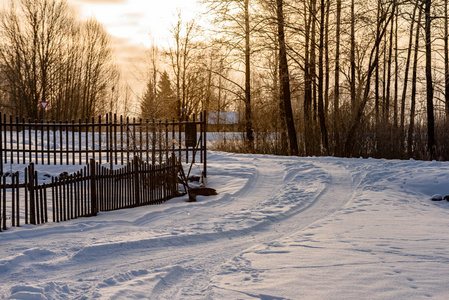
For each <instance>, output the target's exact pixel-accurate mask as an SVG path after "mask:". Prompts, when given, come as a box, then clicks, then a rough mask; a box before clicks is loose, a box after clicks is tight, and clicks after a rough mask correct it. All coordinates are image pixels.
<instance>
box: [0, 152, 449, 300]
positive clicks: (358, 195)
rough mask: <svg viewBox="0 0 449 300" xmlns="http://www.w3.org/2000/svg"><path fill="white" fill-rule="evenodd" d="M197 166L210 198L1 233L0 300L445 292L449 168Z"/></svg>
mask: <svg viewBox="0 0 449 300" xmlns="http://www.w3.org/2000/svg"><path fill="white" fill-rule="evenodd" d="M208 158H209V161H208V186H210V187H213V188H215V189H217V191H218V192H219V195H217V196H210V197H198V201H197V202H194V203H188V202H186V197H183V198H177V199H172V200H170V201H168V202H166V203H164V204H162V205H157V206H146V207H139V208H135V209H127V210H121V211H115V212H107V213H106V212H105V213H100V214H99V216H97V217H93V218H81V219H77V220H74V221H68V222H63V223H57V224H55V223H48V224H44V225H38V226H32V225H27V226H24V227H22V228H9V229H8V230H7V231H4V232H1V233H0V298H1V299H8V298H11V299H92V298H101V299H421V298H427V297H433V298H436V299H439V298H441V299H443V298H447V295H449V284H448V282H447V274H448V273H449V203H448V202H447V201H441V202H433V201H431V200H430V197H431V196H432V195H433V194H442V195H443V196H444V195H447V194H449V163H448V162H422V161H413V160H410V161H399V160H394V161H390V160H376V159H342V158H312V157H310V158H298V157H276V156H261V155H236V154H228V153H220V152H209V156H208ZM195 168H196V167H194V170H195Z"/></svg>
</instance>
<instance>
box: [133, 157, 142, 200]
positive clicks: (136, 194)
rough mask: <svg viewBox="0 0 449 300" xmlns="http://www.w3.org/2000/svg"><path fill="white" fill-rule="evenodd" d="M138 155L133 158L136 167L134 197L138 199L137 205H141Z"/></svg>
mask: <svg viewBox="0 0 449 300" xmlns="http://www.w3.org/2000/svg"><path fill="white" fill-rule="evenodd" d="M138 159H139V158H138V156H137V155H135V156H134V159H133V165H134V166H133V167H134V172H133V173H134V197H135V199H136V206H140V186H139V185H140V182H139V161H138Z"/></svg>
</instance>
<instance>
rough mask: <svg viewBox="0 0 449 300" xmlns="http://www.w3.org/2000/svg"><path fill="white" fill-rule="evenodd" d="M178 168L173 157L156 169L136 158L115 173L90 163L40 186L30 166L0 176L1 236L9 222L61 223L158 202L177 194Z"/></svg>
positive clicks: (178, 164) (13, 223) (34, 171)
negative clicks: (51, 221)
mask: <svg viewBox="0 0 449 300" xmlns="http://www.w3.org/2000/svg"><path fill="white" fill-rule="evenodd" d="M179 168H182V165H181V164H180V163H179V162H177V161H176V157H175V156H171V157H170V158H168V159H167V160H166V161H165V162H164V163H162V164H158V165H151V164H148V163H146V162H144V161H142V160H141V159H140V158H139V157H138V156H135V157H134V159H133V160H132V161H131V162H130V163H129V164H127V165H126V166H124V167H122V168H120V169H116V170H111V169H109V168H106V167H104V166H102V165H100V164H99V162H97V161H95V160H94V159H91V160H90V163H89V164H87V165H86V166H84V167H83V168H82V169H81V170H79V171H78V172H75V173H73V174H66V173H62V174H60V175H59V176H57V177H54V176H52V178H51V183H42V184H39V182H38V178H39V176H38V173H37V171H36V170H34V164H33V163H30V164H29V166H28V167H26V168H25V169H24V172H23V174H20V172H15V173H12V174H5V175H2V176H1V177H0V231H2V229H3V230H6V229H7V223H10V224H11V226H13V227H20V226H21V224H34V225H36V224H41V223H47V222H49V221H48V220H49V219H50V220H53V222H61V221H67V220H71V219H76V218H78V217H88V216H95V215H96V214H97V213H98V212H100V211H111V210H117V209H122V208H130V207H137V206H142V205H151V204H158V203H162V202H164V201H166V200H168V199H171V198H173V197H175V196H178V195H179V193H178V180H177V179H178V171H179ZM21 175H23V176H21ZM8 176H11V178H10V179H9V178H8V181H10V182H7V177H8ZM20 178H23V180H22V181H21V180H20ZM7 220H10V221H9V222H7Z"/></svg>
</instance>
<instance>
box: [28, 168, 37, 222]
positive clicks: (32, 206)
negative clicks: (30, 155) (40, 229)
mask: <svg viewBox="0 0 449 300" xmlns="http://www.w3.org/2000/svg"><path fill="white" fill-rule="evenodd" d="M28 176H30V180H29V185H30V186H29V189H28V191H29V193H30V223H31V224H33V225H36V202H35V199H34V163H33V162H31V163H30V165H29V167H28Z"/></svg>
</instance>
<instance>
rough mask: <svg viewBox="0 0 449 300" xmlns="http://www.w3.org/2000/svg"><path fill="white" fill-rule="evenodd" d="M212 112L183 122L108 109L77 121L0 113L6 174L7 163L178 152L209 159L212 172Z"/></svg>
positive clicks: (0, 159)
mask: <svg viewBox="0 0 449 300" xmlns="http://www.w3.org/2000/svg"><path fill="white" fill-rule="evenodd" d="M206 119H207V118H206V113H205V112H202V113H201V114H200V116H199V118H198V120H197V118H196V116H195V115H193V119H192V120H191V121H189V119H186V120H185V121H182V122H177V121H175V120H174V119H173V120H172V121H168V120H165V121H164V122H162V121H155V120H151V121H149V120H148V119H147V120H142V119H138V120H137V119H135V118H133V119H132V120H130V119H129V118H128V117H127V118H124V117H123V116H120V117H117V115H116V114H114V115H112V114H107V115H106V116H105V118H102V117H101V116H99V117H98V118H97V119H95V118H92V119H91V120H88V119H86V120H85V122H82V120H81V119H80V120H78V122H75V121H73V120H72V121H71V122H69V121H65V122H62V121H58V122H56V121H51V122H46V123H38V122H37V121H36V120H35V121H34V122H32V120H30V119H28V120H25V119H24V118H22V119H19V118H18V117H15V118H14V117H13V116H9V118H8V117H7V116H6V115H5V114H2V113H1V112H0V174H3V171H4V165H6V164H15V163H20V164H28V163H31V162H34V163H35V164H49V165H50V164H53V165H57V164H60V165H69V164H73V165H75V164H79V165H83V164H87V163H89V161H90V159H91V158H93V159H95V160H96V161H98V162H99V163H100V164H103V163H108V164H110V167H111V169H112V168H113V165H125V164H127V163H128V162H130V160H131V159H132V158H133V157H134V156H138V157H139V158H140V159H141V160H144V161H147V162H151V164H152V165H155V164H156V163H157V162H162V161H165V160H167V159H168V158H169V157H170V156H172V155H175V156H177V157H178V159H179V160H181V161H183V162H186V163H189V162H192V161H193V162H199V163H202V164H203V173H204V175H205V176H206V174H207V172H206V168H207V157H206Z"/></svg>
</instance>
